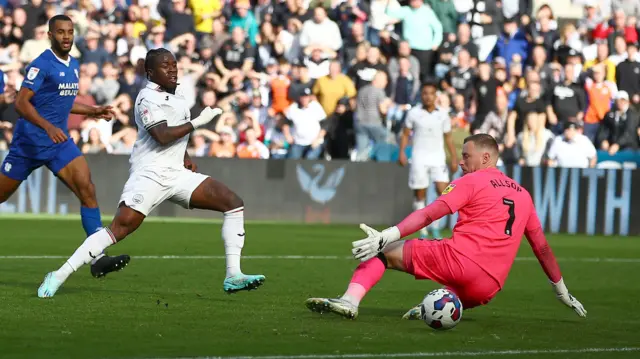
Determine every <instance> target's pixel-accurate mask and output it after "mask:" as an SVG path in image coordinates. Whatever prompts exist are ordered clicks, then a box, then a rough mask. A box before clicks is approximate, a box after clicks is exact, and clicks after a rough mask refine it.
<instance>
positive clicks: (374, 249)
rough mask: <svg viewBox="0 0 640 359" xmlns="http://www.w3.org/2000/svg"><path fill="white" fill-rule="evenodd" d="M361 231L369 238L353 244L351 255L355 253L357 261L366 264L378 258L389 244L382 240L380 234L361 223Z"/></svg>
mask: <svg viewBox="0 0 640 359" xmlns="http://www.w3.org/2000/svg"><path fill="white" fill-rule="evenodd" d="M360 229H361V230H362V231H363V232H364V233H365V234H366V235H367V238H365V239H361V240H359V241H355V242H353V243H351V244H352V245H353V249H352V250H351V253H353V257H354V258H355V259H359V260H360V261H362V262H365V261H368V260H369V259H371V258H373V257H375V256H377V255H378V253H380V251H381V250H383V249H384V247H385V246H386V245H387V243H386V242H385V240H384V239H383V238H382V235H381V234H380V232H378V231H376V230H375V229H373V228H371V227H369V226H367V225H366V224H364V223H361V224H360Z"/></svg>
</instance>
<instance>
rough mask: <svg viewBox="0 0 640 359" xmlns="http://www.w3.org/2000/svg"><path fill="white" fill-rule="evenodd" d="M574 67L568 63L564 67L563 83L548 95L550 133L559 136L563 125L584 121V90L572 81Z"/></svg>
mask: <svg viewBox="0 0 640 359" xmlns="http://www.w3.org/2000/svg"><path fill="white" fill-rule="evenodd" d="M573 69H574V65H573V64H571V63H568V64H566V65H565V66H564V81H563V82H562V83H559V84H557V85H556V86H555V87H554V88H553V93H550V94H549V96H550V101H549V105H547V119H548V120H549V124H550V125H551V131H552V132H553V133H555V134H561V133H562V132H563V131H564V127H565V126H564V124H565V123H566V122H569V121H573V120H578V121H582V120H583V119H584V109H585V108H586V105H587V99H586V93H585V91H584V89H583V88H582V87H581V86H580V85H578V84H576V83H575V82H574V81H573V73H574V70H573Z"/></svg>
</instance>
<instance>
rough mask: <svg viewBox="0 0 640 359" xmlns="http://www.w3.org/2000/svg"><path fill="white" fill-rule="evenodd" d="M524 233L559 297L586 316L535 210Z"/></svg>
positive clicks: (582, 315) (579, 313)
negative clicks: (563, 276)
mask: <svg viewBox="0 0 640 359" xmlns="http://www.w3.org/2000/svg"><path fill="white" fill-rule="evenodd" d="M524 234H525V236H526V237H527V241H528V242H529V245H531V248H532V249H533V254H535V256H536V258H538V262H540V265H541V266H542V270H544V272H545V274H546V275H547V278H549V281H550V282H551V285H552V286H553V289H554V291H555V292H556V296H557V297H558V299H559V300H560V301H561V302H562V303H564V304H565V305H566V306H568V307H570V308H572V309H573V310H574V311H575V312H576V313H577V314H578V315H579V316H581V317H586V316H587V311H586V310H585V309H584V307H583V306H582V304H581V303H580V302H579V301H578V300H577V299H576V298H575V297H573V296H572V295H571V294H569V290H568V289H567V286H566V285H565V284H564V280H563V279H562V273H561V272H560V266H559V265H558V261H557V260H556V257H555V256H554V255H553V251H552V250H551V247H550V246H549V242H547V239H546V238H545V236H544V232H543V230H542V225H541V224H540V220H539V219H538V215H537V214H536V212H535V210H533V211H531V214H530V215H529V220H528V221H527V225H526V227H525V232H524Z"/></svg>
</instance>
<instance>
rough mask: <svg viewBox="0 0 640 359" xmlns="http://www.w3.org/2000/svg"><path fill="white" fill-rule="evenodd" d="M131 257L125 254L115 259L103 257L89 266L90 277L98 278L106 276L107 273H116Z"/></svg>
mask: <svg viewBox="0 0 640 359" xmlns="http://www.w3.org/2000/svg"><path fill="white" fill-rule="evenodd" d="M130 261H131V257H129V256H128V255H126V254H123V255H119V256H116V257H109V256H107V255H104V256H103V257H102V258H100V259H98V260H97V261H96V262H95V263H94V264H92V265H91V275H92V276H94V277H96V278H100V277H104V276H106V275H107V273H111V272H117V271H119V270H121V269H123V268H124V267H126V266H127V264H129V262H130Z"/></svg>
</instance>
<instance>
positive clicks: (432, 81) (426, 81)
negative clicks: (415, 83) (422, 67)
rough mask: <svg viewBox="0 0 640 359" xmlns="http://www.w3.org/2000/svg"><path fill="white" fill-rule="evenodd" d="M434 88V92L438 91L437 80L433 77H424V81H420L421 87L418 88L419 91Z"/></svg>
mask: <svg viewBox="0 0 640 359" xmlns="http://www.w3.org/2000/svg"><path fill="white" fill-rule="evenodd" d="M428 86H429V87H434V88H435V89H436V90H437V89H438V80H437V79H436V78H433V77H425V78H424V81H422V87H420V90H422V89H424V88H425V87H428Z"/></svg>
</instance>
